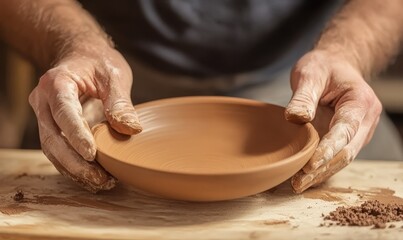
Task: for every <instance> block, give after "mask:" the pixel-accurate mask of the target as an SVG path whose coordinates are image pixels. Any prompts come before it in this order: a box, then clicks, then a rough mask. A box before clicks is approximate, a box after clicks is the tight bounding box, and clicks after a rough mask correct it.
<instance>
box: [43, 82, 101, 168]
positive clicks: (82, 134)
mask: <svg viewBox="0 0 403 240" xmlns="http://www.w3.org/2000/svg"><path fill="white" fill-rule="evenodd" d="M48 78H49V77H48V75H46V74H45V75H44V76H43V77H42V78H41V83H40V84H41V86H42V85H44V86H46V87H47V89H46V91H45V92H46V93H47V94H48V96H47V99H48V103H49V107H50V110H51V112H52V116H53V119H54V121H55V122H56V124H57V126H58V127H59V128H60V129H61V131H62V132H63V134H65V136H66V138H67V140H68V141H69V142H70V144H71V146H72V147H73V148H74V149H75V150H76V151H77V152H78V153H79V154H80V155H81V156H82V157H83V158H84V159H85V160H88V161H92V160H94V159H95V155H96V145H95V140H94V137H93V136H92V133H91V130H90V128H89V126H88V124H87V121H85V119H84V118H83V116H82V108H81V103H80V101H79V96H78V88H77V85H76V83H75V82H74V81H72V80H70V79H68V78H64V77H63V76H55V77H54V78H53V79H50V78H49V79H48Z"/></svg>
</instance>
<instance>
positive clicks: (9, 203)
mask: <svg viewBox="0 0 403 240" xmlns="http://www.w3.org/2000/svg"><path fill="white" fill-rule="evenodd" d="M0 169H1V171H0V239H56V238H58V239H63V238H64V239H268V238H273V239H290V238H295V237H303V238H304V239H306V238H320V239H335V238H336V239H347V238H351V237H352V236H354V238H363V239H364V238H365V239H367V238H378V239H398V238H399V237H400V236H402V234H403V228H401V226H402V225H403V223H395V225H396V228H394V229H382V230H371V229H370V227H341V226H334V227H319V224H320V223H322V222H323V220H322V217H321V215H322V213H323V214H327V213H328V212H330V211H332V210H334V209H335V208H336V207H338V206H342V205H343V206H346V205H348V206H350V205H358V204H360V203H361V202H363V201H364V200H367V199H380V200H382V201H402V200H403V199H402V197H403V174H402V172H403V162H402V161H398V162H387V161H364V160H357V161H355V162H353V163H352V164H351V165H350V166H348V167H347V168H346V169H344V170H343V171H342V172H340V173H338V174H337V175H335V176H334V177H333V178H332V179H331V180H329V181H328V182H327V183H326V184H325V185H322V186H320V187H318V188H316V189H312V190H308V191H307V192H306V193H304V194H303V195H295V194H293V192H292V189H291V187H290V184H289V182H285V183H283V184H281V185H280V186H278V187H276V188H275V189H272V190H270V191H267V192H264V193H261V194H257V195H254V196H251V197H247V198H242V199H237V200H233V201H226V202H215V203H188V202H180V201H173V200H164V199H159V198H156V197H152V196H149V195H146V194H144V193H141V192H139V191H137V190H135V189H130V188H128V187H125V186H122V185H120V186H119V187H118V188H116V189H114V190H112V191H109V192H104V193H100V194H96V195H93V194H91V193H88V192H85V191H84V190H81V189H80V188H78V187H77V186H75V185H74V184H73V183H71V182H70V181H69V180H68V179H65V178H63V177H61V176H60V175H59V174H58V173H57V172H56V170H55V169H54V168H53V167H52V165H51V164H50V163H49V162H48V160H47V159H46V158H45V157H44V156H43V155H42V153H40V152H39V151H21V150H0ZM19 189H20V190H22V191H23V192H24V198H23V200H22V201H21V202H16V201H15V200H13V195H14V194H15V193H16V191H17V190H19ZM10 207H11V208H16V209H17V210H19V211H16V212H14V213H13V212H6V211H5V210H4V209H6V208H10ZM2 212H3V213H2Z"/></svg>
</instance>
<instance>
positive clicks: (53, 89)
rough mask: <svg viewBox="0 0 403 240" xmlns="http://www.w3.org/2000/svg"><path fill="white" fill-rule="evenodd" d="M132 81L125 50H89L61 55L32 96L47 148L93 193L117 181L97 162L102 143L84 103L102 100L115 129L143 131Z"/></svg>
mask: <svg viewBox="0 0 403 240" xmlns="http://www.w3.org/2000/svg"><path fill="white" fill-rule="evenodd" d="M131 85H132V72H131V69H130V67H129V65H128V64H127V62H126V61H125V60H124V58H123V56H122V55H121V54H120V53H119V52H117V51H116V50H114V49H112V48H100V49H97V50H96V51H87V50H85V49H84V50H83V51H76V52H72V53H69V54H68V55H67V56H65V57H63V58H61V60H59V61H58V62H57V63H56V64H55V65H54V67H53V68H52V69H50V70H48V71H47V72H46V73H45V74H44V75H43V76H42V77H41V78H40V80H39V83H38V85H37V87H36V88H35V89H34V90H33V91H32V93H31V94H30V96H29V102H30V104H31V106H32V108H33V110H34V112H35V114H36V116H37V119H38V126H39V137H40V141H41V145H42V149H43V152H44V153H45V155H46V156H47V157H48V158H49V160H50V161H51V162H52V163H53V165H54V166H55V167H56V169H57V170H58V171H59V172H60V173H62V174H63V175H65V176H67V177H70V178H71V179H72V180H73V181H75V182H77V183H78V184H80V185H81V186H82V187H84V188H86V189H87V190H89V191H91V192H97V191H99V190H108V189H111V188H113V187H114V186H115V184H116V180H115V179H114V178H113V177H112V176H110V175H109V174H108V173H107V172H106V171H105V170H104V169H103V168H102V167H101V166H100V165H99V164H98V163H96V162H95V161H94V159H95V155H96V145H95V141H94V138H93V135H92V133H91V130H90V126H89V125H88V123H87V121H86V119H85V116H84V115H83V109H82V105H83V104H84V103H85V102H86V101H87V100H88V99H91V98H98V99H100V100H101V101H102V103H103V112H104V116H105V117H106V119H107V120H108V122H109V123H110V124H111V126H112V128H114V129H115V130H116V131H118V132H120V133H123V134H128V135H132V134H136V133H139V132H140V131H141V130H142V128H141V126H140V124H139V122H138V118H137V115H136V112H135V110H134V108H133V104H132V102H131V98H130V90H131ZM89 109H90V110H88V111H86V112H89V113H90V114H92V115H93V116H103V114H100V113H99V111H102V109H99V108H92V110H91V108H89ZM87 117H88V116H87ZM92 121H94V119H92Z"/></svg>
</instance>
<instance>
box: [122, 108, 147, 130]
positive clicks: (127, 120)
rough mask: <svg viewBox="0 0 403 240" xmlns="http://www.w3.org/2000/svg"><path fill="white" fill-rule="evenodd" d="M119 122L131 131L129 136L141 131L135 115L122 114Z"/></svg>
mask: <svg viewBox="0 0 403 240" xmlns="http://www.w3.org/2000/svg"><path fill="white" fill-rule="evenodd" d="M119 122H121V123H122V124H124V125H126V126H127V127H128V128H129V130H131V134H136V133H139V132H141V131H142V130H143V128H142V127H141V125H140V122H139V120H138V118H137V115H136V114H135V113H125V114H123V115H122V116H121V117H120V119H119Z"/></svg>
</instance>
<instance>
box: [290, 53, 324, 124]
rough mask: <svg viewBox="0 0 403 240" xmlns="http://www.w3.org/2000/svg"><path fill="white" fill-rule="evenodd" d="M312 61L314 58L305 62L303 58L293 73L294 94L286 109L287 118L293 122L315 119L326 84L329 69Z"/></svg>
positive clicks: (292, 86) (292, 85)
mask: <svg viewBox="0 0 403 240" xmlns="http://www.w3.org/2000/svg"><path fill="white" fill-rule="evenodd" d="M311 61H313V60H309V62H308V63H306V64H304V62H305V61H304V60H303V61H302V64H297V65H296V67H295V68H294V69H293V71H292V73H291V88H292V90H293V92H294V94H293V96H292V98H291V100H290V102H289V104H288V106H287V107H286V110H285V118H286V119H287V120H289V121H291V122H295V123H305V122H310V121H312V120H313V119H314V117H315V111H316V108H317V106H318V102H319V99H320V97H321V95H322V93H323V91H324V89H325V86H326V82H327V78H328V75H329V73H328V71H327V70H326V69H324V68H320V67H319V66H320V64H319V65H318V64H314V63H313V62H311ZM301 65H302V66H301Z"/></svg>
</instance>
